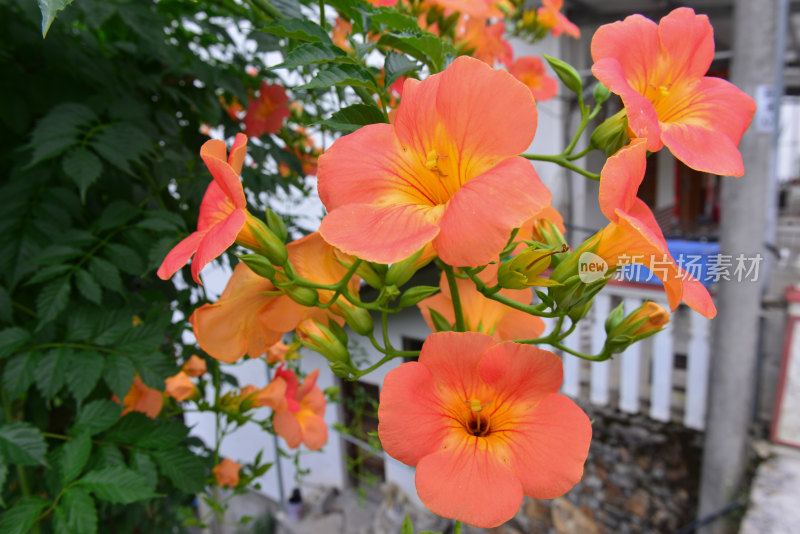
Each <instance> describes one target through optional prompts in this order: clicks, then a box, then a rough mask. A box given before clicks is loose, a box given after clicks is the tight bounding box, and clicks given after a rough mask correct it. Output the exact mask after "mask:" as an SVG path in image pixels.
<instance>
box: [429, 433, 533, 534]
mask: <svg viewBox="0 0 800 534" xmlns="http://www.w3.org/2000/svg"><path fill="white" fill-rule="evenodd" d="M415 480H416V486H417V493H418V494H419V498H420V500H421V501H422V503H423V504H424V505H425V506H427V507H428V509H429V510H430V511H432V512H433V513H435V514H437V515H440V516H442V517H448V518H452V519H458V520H461V521H464V522H466V523H469V524H470V525H474V526H476V527H479V528H491V527H496V526H498V525H501V524H502V523H504V522H506V521H508V520H509V519H511V518H512V517H514V514H516V513H517V511H518V510H519V507H520V505H521V504H522V496H523V495H522V484H521V483H520V480H519V478H518V477H517V475H516V474H515V473H514V472H513V471H512V470H511V469H509V468H508V466H506V465H505V464H504V463H503V462H502V461H501V460H500V459H499V458H498V457H497V456H496V455H494V454H493V451H492V450H491V449H490V448H489V447H488V446H487V442H486V440H484V439H482V438H478V437H475V436H463V437H462V438H461V439H460V440H458V441H456V440H452V443H451V444H450V445H449V446H448V448H447V449H445V450H442V451H440V452H437V453H434V454H430V455H428V456H425V457H424V458H422V460H420V462H419V464H418V465H417V474H416V478H415Z"/></svg>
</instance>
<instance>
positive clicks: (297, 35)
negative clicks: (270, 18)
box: [261, 19, 331, 43]
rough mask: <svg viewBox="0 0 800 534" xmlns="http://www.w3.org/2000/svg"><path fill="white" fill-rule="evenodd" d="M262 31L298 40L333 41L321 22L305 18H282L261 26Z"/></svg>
mask: <svg viewBox="0 0 800 534" xmlns="http://www.w3.org/2000/svg"><path fill="white" fill-rule="evenodd" d="M261 31H263V32H266V33H269V34H272V35H277V36H278V37H289V38H291V39H297V40H298V41H306V42H310V43H331V38H330V37H329V36H328V32H326V31H325V30H324V29H323V28H322V27H321V26H320V25H319V24H317V23H315V22H312V21H310V20H305V19H281V20H276V21H275V22H272V23H270V24H268V25H267V26H265V27H263V28H261Z"/></svg>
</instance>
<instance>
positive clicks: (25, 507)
mask: <svg viewBox="0 0 800 534" xmlns="http://www.w3.org/2000/svg"><path fill="white" fill-rule="evenodd" d="M47 504H48V501H46V500H44V499H42V498H41V497H23V498H22V499H20V500H19V502H17V503H16V504H15V505H14V506H13V507H12V508H9V509H8V510H6V511H5V512H4V513H3V516H2V517H0V532H2V533H3V534H29V532H30V531H31V529H32V528H33V525H35V524H36V521H37V520H38V519H39V514H40V513H41V512H42V510H44V507H45V506H47Z"/></svg>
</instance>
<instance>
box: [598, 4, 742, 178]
mask: <svg viewBox="0 0 800 534" xmlns="http://www.w3.org/2000/svg"><path fill="white" fill-rule="evenodd" d="M592 59H594V65H593V66H592V72H593V73H594V75H595V76H597V79H598V80H600V81H601V82H603V84H604V85H606V86H607V87H608V88H609V89H610V90H611V91H613V92H614V93H617V94H618V95H619V96H620V97H622V101H623V102H624V104H625V110H626V113H627V116H628V125H629V126H630V128H631V130H632V131H633V133H634V134H635V136H636V137H642V138H644V139H646V140H647V150H649V151H651V152H655V151H657V150H660V149H661V147H662V146H664V145H667V147H668V148H669V150H670V151H671V152H672V153H673V154H674V155H675V157H676V158H678V159H679V160H681V161H682V162H684V163H685V164H686V165H688V166H689V167H691V168H693V169H696V170H699V171H705V172H711V173H714V174H721V175H728V176H741V175H742V174H744V166H743V165H742V155H741V154H740V153H739V150H738V149H737V145H738V144H739V140H740V139H741V138H742V134H743V133H744V131H745V130H746V129H747V127H748V125H749V124H750V120H751V119H752V118H753V114H754V113H755V109H756V106H755V102H753V99H752V98H750V97H749V96H747V95H746V94H744V93H743V92H742V91H741V90H739V89H738V88H736V86H734V85H733V84H731V83H730V82H727V81H725V80H722V79H720V78H712V77H709V76H704V75H705V73H706V71H708V67H709V66H710V65H711V61H712V60H713V59H714V30H713V28H712V27H711V23H709V21H708V17H706V16H705V15H695V13H694V11H693V10H692V9H689V8H686V7H683V8H678V9H676V10H674V11H672V12H671V13H670V14H669V15H667V16H666V17H664V18H663V19H661V21H660V22H659V24H658V25H656V23H655V22H653V21H652V20H650V19H647V18H645V17H643V16H641V15H631V16H630V17H627V18H626V19H625V20H624V21H617V22H615V23H613V24H606V25H605V26H601V27H600V29H598V30H597V33H595V34H594V37H593V38H592Z"/></svg>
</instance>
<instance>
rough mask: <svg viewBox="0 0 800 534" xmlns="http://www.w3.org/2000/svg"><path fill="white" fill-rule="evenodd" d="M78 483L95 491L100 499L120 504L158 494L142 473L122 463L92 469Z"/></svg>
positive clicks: (149, 497)
mask: <svg viewBox="0 0 800 534" xmlns="http://www.w3.org/2000/svg"><path fill="white" fill-rule="evenodd" d="M78 484H79V485H80V486H81V487H83V488H85V489H86V490H88V491H90V492H92V493H94V494H95V496H96V497H97V498H98V499H102V500H104V501H109V502H115V503H119V504H130V503H132V502H136V501H141V500H144V499H151V498H153V497H155V496H156V495H155V494H154V493H153V490H152V488H151V487H150V485H149V484H148V483H147V480H146V479H145V478H144V477H143V476H142V475H139V474H138V473H135V472H133V471H131V470H130V469H128V468H127V467H124V466H121V465H112V466H107V467H102V468H100V469H95V470H93V471H90V472H89V473H87V474H86V475H85V476H84V477H83V478H82V479H80V480H79V481H78Z"/></svg>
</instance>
